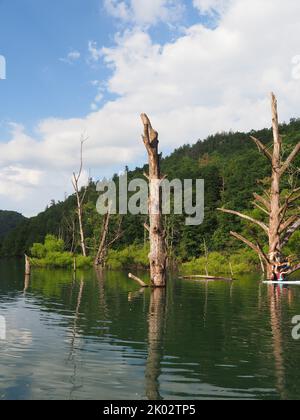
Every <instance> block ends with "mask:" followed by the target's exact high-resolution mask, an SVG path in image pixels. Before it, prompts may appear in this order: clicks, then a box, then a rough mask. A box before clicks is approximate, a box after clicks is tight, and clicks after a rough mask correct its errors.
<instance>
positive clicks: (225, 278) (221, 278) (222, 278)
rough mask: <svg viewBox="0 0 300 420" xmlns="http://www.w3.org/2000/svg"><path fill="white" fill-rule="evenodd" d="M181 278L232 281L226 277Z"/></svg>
mask: <svg viewBox="0 0 300 420" xmlns="http://www.w3.org/2000/svg"><path fill="white" fill-rule="evenodd" d="M181 278H183V279H185V280H188V279H200V280H222V281H233V279H232V278H228V277H215V276H183V277H181Z"/></svg>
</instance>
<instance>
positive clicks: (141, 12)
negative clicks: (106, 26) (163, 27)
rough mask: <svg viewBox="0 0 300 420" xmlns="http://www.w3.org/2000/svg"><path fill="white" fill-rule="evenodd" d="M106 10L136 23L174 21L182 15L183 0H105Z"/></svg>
mask: <svg viewBox="0 0 300 420" xmlns="http://www.w3.org/2000/svg"><path fill="white" fill-rule="evenodd" d="M104 6H105V8H106V11H107V12H108V13H109V14H110V15H111V16H113V17H115V18H117V19H119V20H121V21H124V22H127V23H128V22H132V23H134V24H136V25H146V26H147V25H155V24H157V23H158V22H164V23H172V22H175V21H176V20H178V19H179V18H180V16H181V15H182V12H183V9H184V5H183V2H182V1H181V0H126V1H125V0H105V1H104Z"/></svg>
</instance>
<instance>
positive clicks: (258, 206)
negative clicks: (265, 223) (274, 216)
mask: <svg viewBox="0 0 300 420" xmlns="http://www.w3.org/2000/svg"><path fill="white" fill-rule="evenodd" d="M253 205H254V206H255V207H256V208H258V209H259V210H260V211H262V212H263V213H265V214H266V215H267V216H270V212H268V210H266V209H264V208H263V207H262V206H260V205H259V204H257V203H256V202H255V201H254V202H253Z"/></svg>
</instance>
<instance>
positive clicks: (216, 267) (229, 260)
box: [182, 250, 258, 275]
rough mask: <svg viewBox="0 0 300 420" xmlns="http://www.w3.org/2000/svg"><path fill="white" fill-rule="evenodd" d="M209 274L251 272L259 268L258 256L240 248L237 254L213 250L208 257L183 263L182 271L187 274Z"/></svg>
mask: <svg viewBox="0 0 300 420" xmlns="http://www.w3.org/2000/svg"><path fill="white" fill-rule="evenodd" d="M206 268H207V269H208V274H209V275H218V274H222V275H223V274H226V275H227V274H230V275H231V270H232V271H233V274H242V273H250V272H253V271H255V270H256V269H257V268H258V265H257V256H256V254H255V253H254V252H253V251H251V250H240V251H238V252H236V253H235V254H231V255H226V254H221V253H219V252H212V253H211V254H209V256H208V259H206V257H199V258H193V259H192V260H191V261H189V262H186V263H183V265H182V271H183V273H185V274H206Z"/></svg>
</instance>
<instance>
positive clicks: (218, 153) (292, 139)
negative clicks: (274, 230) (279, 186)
mask: <svg viewBox="0 0 300 420" xmlns="http://www.w3.org/2000/svg"><path fill="white" fill-rule="evenodd" d="M281 133H282V135H283V139H284V153H285V155H287V154H288V153H289V152H290V150H291V149H292V147H293V146H294V145H295V144H296V143H297V142H298V141H299V138H300V120H291V122H290V123H289V124H283V125H282V126H281ZM250 135H253V136H255V137H257V138H259V139H260V140H261V141H262V142H263V143H265V144H271V142H272V132H271V130H270V129H264V130H261V131H258V132H254V131H253V132H250V133H218V134H216V135H215V136H210V137H209V138H207V139H206V140H205V141H198V142H197V143H196V144H194V145H192V146H190V145H185V146H183V147H181V148H179V149H177V150H175V151H174V153H172V154H171V155H170V156H168V157H166V158H165V159H163V160H162V172H163V173H164V174H167V176H168V178H169V179H170V180H171V179H174V178H179V179H182V180H183V179H191V178H202V179H204V180H205V220H204V223H203V224H202V225H200V226H195V227H187V226H185V224H184V218H185V217H184V216H177V215H176V216H174V215H173V216H170V217H167V218H166V225H167V231H168V243H169V254H170V255H172V256H174V257H175V258H176V259H177V260H178V261H188V260H192V259H193V258H194V259H197V258H199V257H201V255H203V249H202V244H203V239H204V238H205V240H206V243H207V246H208V249H209V251H210V252H214V251H216V252H222V253H224V251H225V252H226V253H227V254H234V255H241V254H239V252H240V250H241V249H244V245H243V244H241V243H239V242H238V241H236V240H235V239H233V238H231V237H230V235H229V232H230V230H235V231H237V232H240V233H242V234H244V235H245V236H247V237H248V236H249V235H250V237H251V236H252V237H253V236H257V237H258V238H259V239H261V242H262V243H264V242H265V238H264V236H263V235H262V234H261V232H260V231H259V230H257V229H256V228H252V227H249V225H248V224H247V223H244V222H242V221H240V220H239V219H238V218H236V217H234V216H229V215H224V214H222V213H219V212H217V211H216V209H217V208H218V207H222V206H224V207H227V208H231V209H234V210H238V211H243V212H245V211H246V212H249V214H252V215H255V214H256V216H257V217H259V218H260V219H263V218H264V217H265V216H264V215H263V214H261V213H260V212H259V210H253V205H252V199H253V192H257V193H261V192H262V189H263V186H262V184H261V183H259V182H257V180H262V181H263V180H267V178H268V177H269V176H270V167H269V164H268V162H267V161H266V159H265V157H264V156H262V155H261V154H260V153H259V152H258V150H257V149H256V147H255V145H254V144H253V142H252V141H251V140H250ZM294 165H295V166H297V167H299V166H300V161H299V158H298V160H297V161H296V162H295V163H294ZM144 171H147V165H145V166H144V168H137V169H135V170H134V171H131V172H128V178H129V180H131V179H133V178H136V177H143V172H144ZM115 177H116V176H115ZM283 181H284V182H286V185H283V187H286V188H288V183H287V179H286V180H283ZM97 197H98V193H97V191H96V184H95V183H94V182H90V185H89V187H88V192H87V196H86V202H85V205H84V226H85V232H86V237H87V245H88V251H89V255H91V256H93V255H95V253H96V249H97V246H98V244H99V237H100V234H101V229H102V217H101V216H99V215H98V214H97V212H96V201H97ZM257 212H258V213H257ZM145 221H146V218H145V216H132V215H128V216H125V217H124V218H123V222H122V229H123V236H122V237H121V239H120V240H119V241H117V242H116V243H114V245H113V251H112V252H111V253H110V255H109V261H110V262H111V266H115V265H116V259H117V257H120V258H121V257H122V258H123V259H124V261H125V260H126V261H125V263H124V265H128V262H129V261H131V260H133V263H134V264H137V265H140V266H142V265H143V261H145V255H146V254H145V249H146V248H145V247H144V245H145V244H146V242H147V235H146V234H145V230H144V228H143V224H144V222H145ZM111 222H112V223H111V226H110V233H109V238H108V240H111V239H112V238H113V237H114V234H115V232H116V230H117V228H118V224H119V217H118V216H113V217H112V221H111ZM74 223H75V230H76V232H77V231H78V226H77V218H76V200H75V196H70V197H69V198H67V199H66V200H65V201H64V202H60V203H57V204H53V205H52V206H51V207H49V208H47V209H46V211H44V212H42V213H40V214H39V215H38V216H36V217H34V218H31V219H28V220H24V221H23V222H21V223H20V224H19V225H18V226H17V227H16V229H15V230H14V231H13V232H10V233H8V235H6V237H5V238H4V240H3V243H2V247H1V256H15V255H23V254H24V252H25V251H27V252H28V251H29V250H30V248H31V247H32V244H33V243H42V242H43V241H44V239H45V237H46V235H47V234H52V235H55V236H56V237H58V238H60V239H62V240H63V241H64V244H65V250H66V251H73V252H77V253H80V246H79V238H78V234H76V236H75V246H74V247H73V248H72V242H73V234H72V231H73V230H72V226H73V224H74ZM297 239H298V236H297ZM129 246H132V247H130V249H129V250H128V251H123V250H124V248H127V247H129ZM137 249H141V255H140V256H137V258H136V259H134V258H133V256H134V255H133V254H134V253H137ZM288 251H289V253H293V254H299V253H300V249H299V246H298V240H295V239H293V240H292V241H291V244H290V246H289V248H288ZM215 256H216V257H217V254H215ZM251 258H252V256H251ZM137 260H138V261H137ZM200 263H201V261H200Z"/></svg>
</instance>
